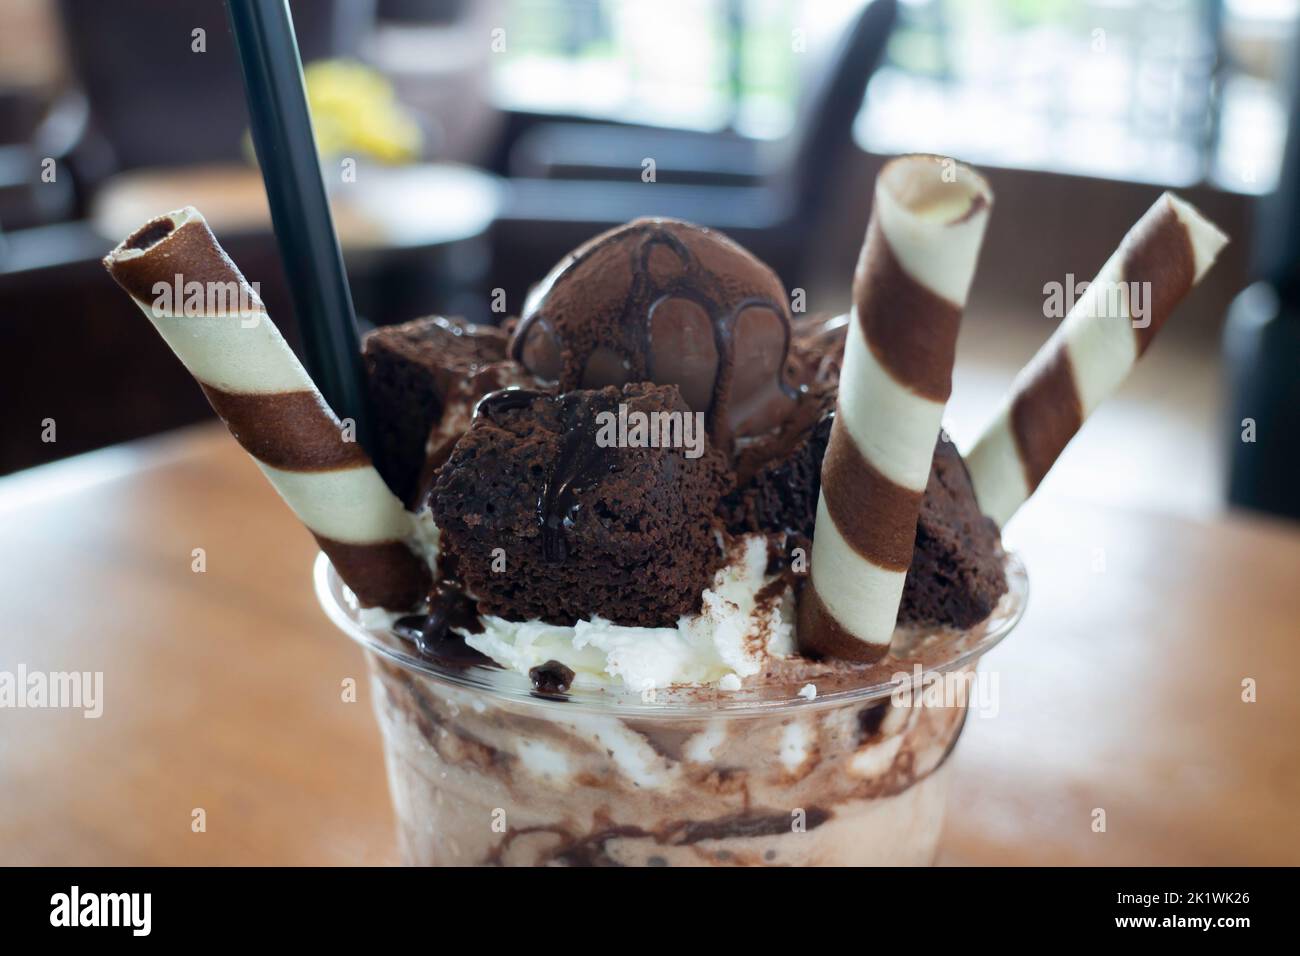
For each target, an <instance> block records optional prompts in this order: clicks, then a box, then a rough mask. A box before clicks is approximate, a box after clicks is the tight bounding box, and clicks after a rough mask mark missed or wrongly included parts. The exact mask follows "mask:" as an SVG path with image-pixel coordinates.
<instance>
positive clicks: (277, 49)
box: [226, 0, 370, 448]
mask: <svg viewBox="0 0 1300 956" xmlns="http://www.w3.org/2000/svg"><path fill="white" fill-rule="evenodd" d="M226 12H227V14H228V15H229V17H230V27H231V29H232V30H233V31H234V34H235V46H236V48H237V49H238V51H239V62H240V67H241V70H242V72H243V75H244V92H245V94H246V96H247V99H248V115H249V118H250V120H251V125H252V131H253V146H254V147H255V148H256V150H257V161H258V163H259V164H260V165H261V167H262V179H263V180H264V181H265V183H266V197H267V199H268V200H269V202H270V206H271V222H272V224H273V225H274V226H275V235H276V239H277V240H278V242H279V245H280V257H281V258H282V259H283V260H284V271H285V274H286V275H287V277H288V280H289V294H290V296H291V297H292V299H293V307H294V312H295V313H296V314H297V316H298V327H299V329H300V330H301V332H302V339H303V345H304V352H305V355H304V359H305V362H306V365H307V370H308V371H309V372H310V373H311V376H312V378H313V379H315V381H316V385H317V387H318V388H319V389H320V391H321V394H322V395H324V396H325V401H326V402H327V403H328V404H329V406H330V408H332V409H334V411H335V413H336V414H337V415H338V416H339V417H340V418H351V419H352V420H353V421H354V422H356V432H357V440H358V441H359V442H360V443H361V445H362V447H363V448H369V447H370V444H369V436H370V429H369V419H368V415H367V400H366V391H365V373H364V371H363V369H362V367H361V343H360V339H359V338H358V335H357V323H356V314H355V313H354V311H353V308H352V290H351V289H350V288H349V287H348V277H347V273H346V272H345V271H344V269H343V253H342V251H341V250H340V249H339V243H338V238H337V237H336V236H335V234H334V220H333V218H332V217H331V216H330V207H329V203H328V202H327V201H326V199H325V183H324V181H323V179H322V178H321V167H320V158H319V157H318V156H317V155H316V139H315V137H314V136H313V135H312V127H311V115H310V114H309V113H308V112H307V95H306V91H305V90H304V88H303V80H302V62H301V61H300V60H299V58H298V44H297V41H296V40H295V39H294V34H293V19H292V18H291V17H290V15H289V3H288V0H226Z"/></svg>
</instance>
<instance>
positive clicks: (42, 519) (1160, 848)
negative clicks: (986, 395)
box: [0, 426, 1300, 864]
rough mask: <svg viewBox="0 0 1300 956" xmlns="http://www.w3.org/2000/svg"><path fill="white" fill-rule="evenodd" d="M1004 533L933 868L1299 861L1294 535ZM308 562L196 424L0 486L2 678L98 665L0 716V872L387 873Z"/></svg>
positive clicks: (1239, 527) (361, 718) (1157, 529)
mask: <svg viewBox="0 0 1300 956" xmlns="http://www.w3.org/2000/svg"><path fill="white" fill-rule="evenodd" d="M1009 532H1010V533H1009V537H1010V538H1011V540H1012V541H1013V543H1014V544H1015V545H1016V546H1017V547H1018V548H1019V549H1020V550H1021V552H1022V554H1023V556H1024V559H1025V562H1026V564H1027V565H1028V567H1029V570H1030V575H1031V588H1032V597H1031V604H1030V609H1029V612H1028V614H1027V615H1026V617H1025V620H1024V622H1023V623H1022V624H1021V626H1020V628H1019V629H1018V630H1017V631H1016V633H1015V634H1014V635H1013V636H1012V637H1011V638H1010V639H1008V641H1007V642H1006V643H1005V644H1004V645H1003V646H1002V647H1000V648H999V649H997V650H996V651H995V652H994V653H993V654H991V655H990V657H989V659H988V661H987V662H986V665H985V666H986V667H987V668H988V669H989V670H990V671H996V673H997V675H998V681H999V691H1000V693H999V696H998V706H999V712H998V713H997V715H996V716H995V717H985V718H981V717H978V716H977V715H975V714H972V716H971V719H970V722H969V724H968V725H967V728H966V733H965V736H964V739H963V740H962V743H961V746H960V747H959V748H958V750H957V755H956V757H955V758H954V760H955V764H954V768H953V769H954V771H955V773H954V794H953V798H952V806H951V811H950V814H949V820H948V825H947V831H946V834H945V837H944V844H943V847H944V849H943V851H942V861H943V862H948V863H981V864H982V863H990V864H1020V863H1071V864H1075V863H1077V864H1100V863H1118V864H1130V863H1155V864H1179V863H1187V864H1194V863H1204V864H1230V863H1236V864H1284V863H1290V864H1295V863H1297V862H1300V826H1298V825H1297V813H1296V807H1297V806H1298V805H1300V740H1298V739H1297V736H1296V728H1297V727H1298V726H1300V696H1297V695H1296V694H1295V692H1294V687H1293V686H1292V681H1293V680H1294V679H1295V676H1296V675H1297V673H1300V633H1297V621H1300V587H1298V586H1297V585H1298V584H1300V581H1297V577H1296V572H1297V570H1298V569H1300V531H1297V529H1296V528H1294V527H1290V526H1284V525H1281V524H1275V523H1272V522H1267V521H1262V520H1258V519H1247V518H1244V517H1240V516H1229V517H1224V518H1222V519H1218V520H1215V521H1213V522H1210V523H1193V522H1189V521H1186V520H1182V519H1178V518H1173V517H1162V516H1157V515H1153V514H1139V513H1131V512H1125V511H1120V510H1107V509H1102V508H1098V507H1096V506H1089V505H1084V504H1080V503H1077V502H1068V501H1063V500H1053V499H1051V498H1043V499H1042V500H1036V501H1034V502H1032V503H1031V504H1030V505H1029V506H1028V507H1027V508H1026V510H1025V512H1024V513H1023V514H1022V515H1020V516H1019V517H1018V518H1017V520H1016V523H1015V524H1013V525H1012V527H1011V528H1010V529H1009ZM196 548H202V549H204V550H203V553H204V556H205V560H206V570H204V571H202V572H196V571H195V570H193V566H194V561H195V558H194V556H193V553H194V549H196ZM314 550H315V549H314V547H313V545H312V542H311V539H310V538H309V537H308V535H307V534H306V532H304V531H303V530H302V529H301V528H300V527H299V526H298V525H297V523H296V522H295V520H294V519H293V517H292V516H291V515H290V513H289V511H288V510H287V509H286V508H284V507H283V506H282V505H281V504H280V502H279V500H278V499H277V498H276V496H275V494H274V492H273V491H272V490H271V488H270V486H269V485H267V484H266V482H265V481H264V480H263V479H262V477H261V475H260V474H259V473H258V471H257V470H256V468H255V467H254V466H253V464H252V462H251V461H250V460H249V459H247V458H246V457H245V456H244V454H243V453H242V452H240V451H239V449H238V448H237V447H236V446H235V444H234V442H233V441H231V440H230V439H229V438H228V437H227V436H226V435H225V434H224V432H222V431H221V430H219V429H218V428H216V427H208V426H205V427H201V428H197V429H193V430H191V431H188V432H181V433H177V434H174V435H171V436H167V437H165V438H162V439H158V440H154V441H152V442H149V443H146V444H144V445H135V446H124V447H119V448H114V449H109V450H107V451H105V452H99V453H95V454H93V455H90V456H86V457H84V458H81V459H74V460H71V461H69V462H66V463H61V464H56V465H52V466H47V467H46V468H45V469H43V470H41V471H38V472H33V473H28V474H26V475H19V476H16V477H13V478H8V479H3V480H0V607H3V608H4V625H3V627H4V632H5V633H4V636H3V641H2V642H0V670H8V671H11V672H12V671H14V670H15V669H16V668H17V666H18V665H19V664H25V665H26V667H27V668H28V669H29V670H42V671H62V670H78V671H102V672H103V674H104V691H103V696H104V709H103V716H102V717H100V718H99V719H96V720H91V719H85V718H83V716H82V715H81V713H80V712H76V711H60V710H11V709H5V710H0V864H235V863H245V864H272V863H276V864H328V863H349V864H374V863H390V862H393V861H394V860H395V853H394V847H393V830H392V818H391V812H390V810H389V806H388V797H387V793H386V789H385V781H384V770H383V763H382V759H381V756H380V751H379V738H378V733H377V730H376V728H375V724H374V721H373V718H372V717H371V714H370V701H369V699H368V694H369V689H368V684H367V682H366V680H365V679H364V677H365V674H364V670H365V668H364V664H363V661H362V656H361V652H360V650H359V649H358V648H356V647H355V646H354V645H352V644H350V643H349V642H348V641H347V640H346V639H345V638H344V637H343V636H342V635H340V634H339V633H337V632H336V631H334V630H333V628H332V627H331V625H329V624H328V623H327V622H326V620H325V618H324V616H323V615H322V613H321V612H320V611H319V609H318V608H317V607H316V603H315V599H314V597H313V596H312V594H311V590H310V588H309V585H308V571H309V568H310V564H311V561H312V557H313V554H314ZM347 678H355V679H356V680H357V683H358V689H359V695H358V700H357V701H356V702H355V703H347V702H345V701H344V700H343V699H342V696H343V695H342V693H341V688H342V683H343V681H345V680H346V679H347ZM1246 678H1253V679H1254V680H1255V681H1257V694H1258V699H1257V702H1255V703H1246V702H1243V700H1242V681H1243V679H1246ZM196 808H202V809H203V810H204V811H205V814H206V831H205V832H194V830H193V828H192V825H191V824H192V820H193V812H194V810H195V809H196ZM1097 809H1101V810H1104V811H1105V824H1106V826H1105V832H1095V831H1094V820H1095V819H1096V814H1095V812H1094V811H1095V810H1097Z"/></svg>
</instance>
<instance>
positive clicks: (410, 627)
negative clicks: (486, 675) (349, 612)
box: [393, 581, 496, 667]
mask: <svg viewBox="0 0 1300 956" xmlns="http://www.w3.org/2000/svg"><path fill="white" fill-rule="evenodd" d="M452 628H457V629H459V630H462V631H469V632H470V633H471V634H478V633H480V632H482V630H483V625H482V624H481V623H480V622H479V617H478V606H477V605H476V604H475V603H474V601H473V599H472V598H470V597H469V596H468V595H466V594H465V593H464V592H462V591H460V590H458V589H457V588H456V587H455V585H453V584H450V583H448V582H446V581H439V582H438V583H437V584H435V585H434V588H433V592H432V593H431V594H430V595H429V613H428V614H410V615H407V616H406V617H401V618H398V619H397V620H396V621H394V622H393V633H394V634H396V635H397V636H398V637H400V638H402V639H404V640H408V641H412V642H413V643H414V644H415V649H416V650H417V651H419V653H420V656H421V657H423V658H425V659H426V660H430V661H436V662H438V663H440V664H445V665H447V666H452V667H466V666H468V665H470V664H480V665H483V666H488V667H492V666H496V665H495V663H494V662H493V661H492V659H491V658H489V657H487V656H486V655H483V654H480V653H479V652H478V651H476V650H474V648H472V647H470V646H469V645H468V644H466V643H465V639H464V638H463V637H461V636H460V635H459V634H457V633H456V632H455V631H453V630H452Z"/></svg>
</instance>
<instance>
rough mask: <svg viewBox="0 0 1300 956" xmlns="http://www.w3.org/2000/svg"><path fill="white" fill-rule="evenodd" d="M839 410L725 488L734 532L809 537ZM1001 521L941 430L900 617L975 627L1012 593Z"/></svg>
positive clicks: (723, 510) (724, 511) (724, 513)
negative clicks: (980, 497) (980, 499)
mask: <svg viewBox="0 0 1300 956" xmlns="http://www.w3.org/2000/svg"><path fill="white" fill-rule="evenodd" d="M833 419H834V414H833V413H828V414H826V415H824V416H823V417H822V418H821V419H820V420H819V421H818V422H817V423H816V424H815V425H814V426H813V427H812V428H810V429H808V430H807V431H805V432H804V433H803V435H802V437H801V439H800V440H799V441H798V442H797V443H796V444H795V445H794V447H793V448H792V449H791V450H790V451H788V452H787V453H786V454H784V455H779V456H776V457H775V458H774V459H772V460H771V461H770V462H769V463H768V464H766V465H765V466H763V467H762V468H760V469H758V471H757V472H756V473H755V475H754V476H753V478H752V479H750V480H749V481H748V482H746V483H745V484H743V485H741V486H740V487H739V488H738V489H737V490H735V491H733V492H731V493H729V494H727V495H726V496H725V497H724V498H723V499H722V502H721V504H720V505H719V514H720V515H721V517H722V519H723V520H724V521H725V522H726V524H727V528H728V530H730V531H731V532H732V533H733V534H739V533H744V532H751V531H762V532H776V531H784V532H792V533H794V534H797V535H802V536H804V537H808V538H811V537H812V535H813V528H814V525H815V523H816V518H817V495H818V492H819V491H820V489H821V461H822V457H823V456H824V455H825V454H826V442H827V440H828V439H829V437H830V426H831V422H832V421H833ZM1003 558H1004V555H1003V552H1002V547H1001V545H1000V536H999V534H998V529H997V525H996V524H994V523H993V521H992V519H990V518H987V517H985V516H984V515H983V513H981V511H980V509H979V505H978V504H977V503H976V501H975V489H974V488H973V487H972V485H971V480H970V475H969V474H968V473H967V471H966V464H965V462H963V461H962V458H961V455H960V454H958V452H957V448H956V446H955V445H953V443H952V442H950V441H948V440H947V439H945V438H943V437H942V436H940V438H939V441H938V442H937V443H936V445H935V449H934V460H933V462H932V464H931V466H930V479H929V482H928V483H927V485H926V489H925V497H924V498H923V499H922V501H921V513H920V516H919V517H918V519H917V524H916V545H915V550H914V551H913V553H912V566H911V569H910V570H909V571H908V573H907V581H906V583H905V584H904V586H903V600H902V604H901V606H900V608H899V612H898V620H899V623H902V624H918V625H952V626H955V627H970V626H971V625H973V624H976V623H978V622H980V621H982V620H983V619H984V618H986V617H987V616H988V615H989V614H990V613H991V612H992V610H993V608H994V607H996V606H997V603H998V600H999V599H1000V598H1001V597H1002V595H1003V594H1005V593H1006V590H1007V581H1006V572H1005V569H1004V568H1003Z"/></svg>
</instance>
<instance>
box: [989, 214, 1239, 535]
mask: <svg viewBox="0 0 1300 956" xmlns="http://www.w3.org/2000/svg"><path fill="white" fill-rule="evenodd" d="M1227 242H1228V237H1227V236H1225V235H1224V234H1223V233H1222V232H1220V231H1219V229H1218V227H1217V226H1215V225H1214V224H1213V223H1212V222H1210V221H1209V220H1207V219H1206V218H1205V217H1204V216H1202V215H1201V214H1200V213H1199V212H1198V211H1197V210H1196V209H1195V208H1193V207H1192V206H1190V205H1189V204H1188V203H1186V202H1184V201H1183V200H1181V199H1179V198H1178V197H1177V196H1174V195H1173V194H1171V193H1164V194H1163V195H1162V196H1161V197H1160V198H1159V199H1157V200H1156V202H1155V205H1153V206H1152V207H1151V208H1150V209H1149V210H1147V212H1146V214H1145V215H1144V216H1143V217H1142V218H1141V219H1139V220H1138V221H1137V224H1136V225H1134V226H1133V228H1132V229H1130V230H1129V233H1128V235H1126V236H1125V237H1124V240H1123V242H1121V243H1120V246H1119V249H1117V250H1116V251H1115V253H1114V254H1113V255H1112V256H1111V257H1110V259H1108V260H1107V261H1106V264H1105V265H1104V266H1102V267H1101V272H1099V273H1098V274H1097V277H1096V278H1095V279H1093V280H1092V282H1091V283H1090V284H1089V286H1088V288H1087V289H1086V290H1085V291H1084V292H1083V294H1082V295H1081V296H1080V297H1079V299H1078V301H1077V302H1076V303H1075V304H1074V306H1073V307H1072V308H1071V309H1070V312H1069V313H1068V314H1067V315H1066V317H1065V319H1064V320H1063V321H1062V322H1061V325H1060V327H1059V328H1057V330H1056V332H1055V333H1054V334H1053V335H1052V337H1051V338H1050V339H1048V341H1047V343H1046V344H1045V345H1044V346H1043V347H1042V348H1041V349H1039V351H1038V354H1037V355H1035V356H1034V357H1033V359H1031V360H1030V362H1029V364H1028V365H1026V366H1025V367H1024V368H1023V369H1022V370H1021V371H1020V373H1019V375H1017V376H1016V379H1015V382H1014V383H1013V384H1012V386H1011V394H1010V395H1009V397H1008V398H1007V401H1006V402H1005V404H1004V405H1003V407H1002V409H1001V411H1000V412H999V413H998V415H997V417H996V418H994V419H993V421H992V422H991V423H990V424H989V426H988V427H987V428H986V429H985V430H984V433H983V434H982V435H980V437H979V440H978V441H977V442H976V443H975V446H974V447H973V448H972V449H971V450H970V452H969V453H968V454H967V455H966V464H967V467H968V468H969V469H970V475H971V481H972V482H973V483H974V485H975V495H976V497H977V498H978V499H979V503H980V507H981V508H982V509H983V510H984V513H985V514H987V515H988V516H989V517H990V518H992V519H993V520H994V521H996V522H997V523H998V524H999V525H1005V524H1006V522H1007V521H1008V520H1009V519H1010V518H1011V516H1012V515H1014V514H1015V513H1016V510H1017V509H1018V508H1019V507H1020V506H1021V505H1022V504H1024V502H1025V499H1027V498H1028V497H1029V496H1030V495H1031V494H1033V493H1034V491H1035V489H1037V488H1038V485H1039V483H1040V482H1041V481H1042V480H1043V478H1044V476H1046V474H1047V472H1048V470H1049V469H1050V468H1051V467H1052V465H1053V464H1055V462H1056V459H1057V458H1058V457H1060V454H1061V452H1062V451H1064V450H1065V446H1066V445H1067V444H1068V443H1069V441H1070V439H1071V438H1073V437H1074V434H1075V432H1077V431H1078V430H1079V427H1080V426H1081V425H1082V424H1083V422H1084V419H1086V418H1087V417H1088V416H1089V415H1091V414H1092V411H1093V409H1095V408H1096V407H1097V406H1098V405H1100V404H1101V403H1102V401H1103V400H1105V399H1106V398H1107V397H1108V396H1110V394H1111V393H1112V392H1114V391H1115V389H1116V388H1118V387H1119V385H1120V383H1121V382H1123V381H1124V378H1125V377H1126V376H1127V375H1128V373H1129V370H1130V369H1131V368H1133V365H1134V363H1136V362H1137V360H1138V359H1139V358H1141V357H1142V354H1143V353H1144V352H1145V351H1146V350H1147V347H1148V346H1150V344H1151V340H1152V339H1153V338H1155V335H1156V333H1157V332H1159V331H1160V329H1161V327H1163V326H1164V324H1165V322H1166V320H1168V318H1169V315H1170V313H1172V312H1173V310H1174V308H1175V307H1176V306H1177V305H1178V303H1179V302H1181V301H1182V300H1183V297H1184V296H1186V295H1187V293H1188V292H1190V291H1191V289H1192V287H1193V286H1194V285H1196V283H1198V282H1199V281H1201V277H1202V276H1203V275H1205V273H1206V272H1207V271H1208V270H1209V268H1210V266H1211V265H1213V263H1214V259H1215V257H1216V256H1217V255H1218V254H1219V251H1220V250H1221V249H1222V248H1223V247H1224V245H1226V244H1227Z"/></svg>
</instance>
